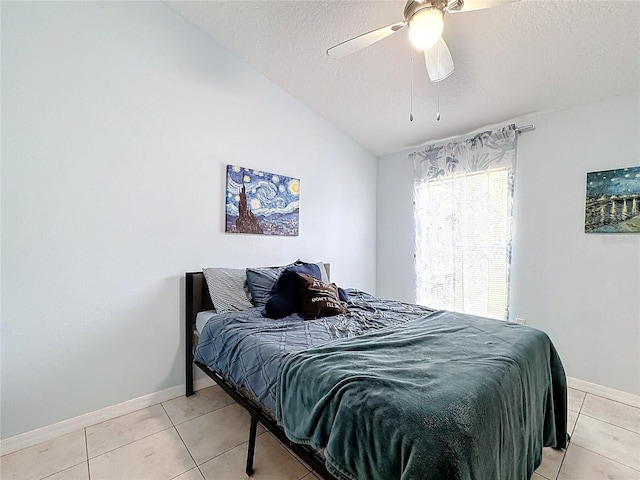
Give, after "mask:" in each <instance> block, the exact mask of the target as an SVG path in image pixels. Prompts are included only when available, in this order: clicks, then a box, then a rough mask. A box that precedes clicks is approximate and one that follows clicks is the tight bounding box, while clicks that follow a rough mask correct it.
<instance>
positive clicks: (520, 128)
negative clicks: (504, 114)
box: [516, 125, 536, 135]
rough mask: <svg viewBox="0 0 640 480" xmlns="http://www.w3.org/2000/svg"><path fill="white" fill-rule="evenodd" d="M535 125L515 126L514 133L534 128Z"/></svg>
mask: <svg viewBox="0 0 640 480" xmlns="http://www.w3.org/2000/svg"><path fill="white" fill-rule="evenodd" d="M535 129H536V127H534V126H533V125H523V126H522V127H516V133H517V134H518V135H519V134H521V133H526V132H530V131H531V130H535Z"/></svg>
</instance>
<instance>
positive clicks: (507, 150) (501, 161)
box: [409, 125, 517, 183]
mask: <svg viewBox="0 0 640 480" xmlns="http://www.w3.org/2000/svg"><path fill="white" fill-rule="evenodd" d="M516 137H517V134H516V126H515V125H509V126H508V127H504V128H501V129H499V130H494V131H486V132H482V133H478V134H477V135H475V136H473V137H471V138H468V139H466V140H457V141H451V142H447V143H443V144H436V145H429V146H428V147H427V148H425V149H424V150H420V151H417V152H414V153H412V154H410V155H409V158H412V159H413V160H414V165H415V176H416V178H415V180H416V182H417V183H419V182H427V181H430V180H435V179H437V178H441V177H448V176H453V175H457V174H461V173H462V174H467V173H471V172H478V171H484V170H489V169H492V168H497V167H505V168H508V169H509V170H513V165H514V164H515V152H516Z"/></svg>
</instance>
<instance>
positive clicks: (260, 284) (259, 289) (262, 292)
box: [246, 264, 293, 307]
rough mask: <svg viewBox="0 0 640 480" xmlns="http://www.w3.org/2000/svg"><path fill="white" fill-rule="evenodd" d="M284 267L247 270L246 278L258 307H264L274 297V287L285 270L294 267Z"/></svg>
mask: <svg viewBox="0 0 640 480" xmlns="http://www.w3.org/2000/svg"><path fill="white" fill-rule="evenodd" d="M292 265H293V264H291V265H283V266H280V267H264V268H247V270H246V277H247V285H248V286H249V292H251V301H252V302H253V304H254V305H255V306H256V307H264V306H265V305H266V304H267V301H268V300H269V298H270V297H271V295H273V290H274V287H275V286H276V282H277V281H278V278H279V277H280V274H281V273H282V272H283V271H284V269H285V268H287V267H289V266H292Z"/></svg>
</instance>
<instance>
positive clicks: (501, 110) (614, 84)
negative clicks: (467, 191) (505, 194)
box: [167, 0, 640, 155]
mask: <svg viewBox="0 0 640 480" xmlns="http://www.w3.org/2000/svg"><path fill="white" fill-rule="evenodd" d="M167 4H168V5H169V6H170V7H171V8H173V9H174V10H176V11H177V12H178V13H180V14H181V15H183V16H184V17H186V18H187V19H188V20H190V21H191V22H192V23H193V24H195V25H196V26H198V27H199V28H201V29H202V30H204V31H205V32H208V33H209V34H210V35H211V36H212V37H213V38H215V39H216V40H217V41H218V42H220V43H221V44H222V45H224V46H225V47H226V48H228V49H229V50H231V51H232V52H234V53H236V54H237V55H238V56H239V57H241V58H242V59H243V60H244V61H246V62H247V63H248V64H249V65H251V66H252V67H254V68H255V69H256V70H258V71H259V72H261V73H262V74H264V75H265V76H266V77H267V78H269V79H271V80H272V81H273V82H274V83H276V84H277V85H279V86H280V87H281V88H283V89H284V90H285V91H287V92H289V93H290V94H291V95H293V96H294V97H295V98H297V99H298V100H300V101H301V102H302V103H304V104H306V105H308V106H309V107H310V108H312V109H313V110H315V111H316V112H318V113H319V114H320V115H321V116H323V117H324V118H325V119H327V120H328V121H329V122H331V123H332V124H334V125H335V126H337V127H338V128H340V129H341V130H342V131H344V132H345V133H346V134H348V135H349V136H350V137H352V138H353V139H354V140H355V141H357V142H358V143H359V144H361V145H363V146H364V147H365V148H367V149H368V150H369V151H371V152H372V153H374V154H376V155H383V154H387V153H391V152H397V151H400V150H404V149H407V148H410V147H412V146H415V145H418V144H420V143H423V142H424V141H427V140H433V139H439V138H446V137H449V136H452V135H457V134H463V133H466V132H469V131H472V130H474V129H477V128H479V127H481V126H484V125H490V124H494V123H499V122H503V121H506V120H509V119H513V118H516V117H518V116H522V115H526V114H531V113H535V112H541V111H553V110H560V109H564V108H568V107H571V106H575V105H581V104H585V103H589V102H592V101H596V100H599V99H604V98H608V97H611V96H614V95H620V94H624V93H629V92H632V91H638V90H639V89H640V1H636V0H633V1H621V0H604V1H580V0H543V1H530V0H521V1H519V2H516V3H511V4H508V5H502V6H500V7H498V8H492V9H486V10H477V11H473V12H466V13H460V14H455V15H454V14H449V15H446V16H445V29H444V34H443V37H444V38H445V39H446V41H447V44H448V46H449V49H450V51H451V54H452V56H453V59H454V62H455V71H454V73H453V75H452V76H451V77H449V78H447V79H446V80H444V81H442V82H439V83H431V82H430V81H429V79H428V76H427V72H426V69H425V67H424V61H423V59H422V57H421V56H420V54H419V52H417V53H416V54H415V56H414V65H413V115H414V121H413V122H410V121H409V111H410V100H411V79H412V73H411V71H412V69H411V48H410V47H409V39H408V32H407V31H406V30H407V29H404V30H403V31H401V32H397V33H396V34H394V35H392V36H390V37H388V38H386V39H384V40H382V41H380V42H378V43H376V44H374V45H372V46H370V47H368V48H366V49H364V50H361V51H359V52H357V53H354V54H352V55H349V56H346V57H344V58H340V59H332V58H329V57H327V55H326V53H325V52H326V50H327V48H329V47H331V46H333V45H335V44H337V43H339V42H342V41H344V40H346V39H349V38H351V37H353V36H356V35H359V34H361V33H364V32H367V31H370V30H373V29H375V28H378V27H382V26H384V25H388V24H391V23H394V22H398V21H402V18H403V17H402V12H403V9H404V4H405V2H404V1H403V0H392V1H355V2H354V1H319V0H310V1H204V2H190V1H179V2H167ZM438 101H439V110H440V113H441V119H440V121H437V120H436V113H437V111H438Z"/></svg>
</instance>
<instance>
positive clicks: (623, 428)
mask: <svg viewBox="0 0 640 480" xmlns="http://www.w3.org/2000/svg"><path fill="white" fill-rule="evenodd" d="M581 415H584V416H585V417H587V418H590V419H592V420H596V421H598V422H602V423H606V424H607V425H611V426H612V427H616V428H621V429H622V430H626V431H627V432H630V433H635V434H636V435H639V436H640V432H636V431H635V430H629V429H628V428H626V427H623V426H620V425H617V424H615V423H611V422H607V421H606V420H602V419H601V418H598V417H594V416H592V415H587V414H586V413H582V414H581ZM577 423H578V422H577V421H576V424H577Z"/></svg>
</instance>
